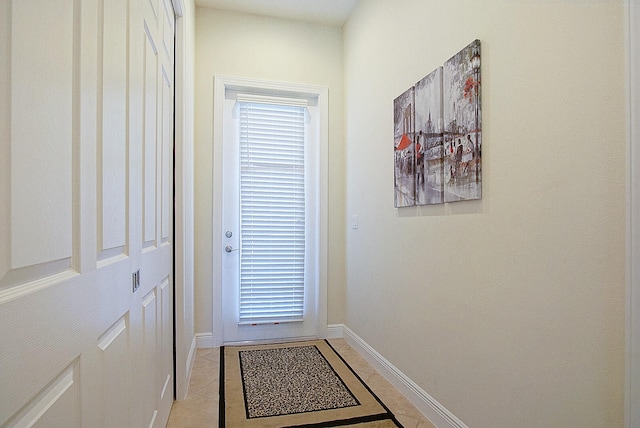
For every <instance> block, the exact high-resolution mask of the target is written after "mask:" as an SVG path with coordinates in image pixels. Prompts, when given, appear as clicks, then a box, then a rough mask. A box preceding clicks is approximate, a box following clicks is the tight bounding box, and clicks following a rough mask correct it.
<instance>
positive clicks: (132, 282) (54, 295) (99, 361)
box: [0, 0, 174, 427]
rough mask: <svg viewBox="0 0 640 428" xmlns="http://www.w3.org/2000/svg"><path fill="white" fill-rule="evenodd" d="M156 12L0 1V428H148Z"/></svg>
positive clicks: (152, 384) (161, 373) (159, 303)
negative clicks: (32, 427) (16, 427)
mask: <svg viewBox="0 0 640 428" xmlns="http://www.w3.org/2000/svg"><path fill="white" fill-rule="evenodd" d="M173 32H174V14H173V8H172V5H171V1H170V0H108V1H107V0H74V1H70V0H49V1H44V2H43V1H39V0H13V1H11V0H6V1H2V2H0V52H1V54H0V94H1V95H0V385H2V387H0V426H2V427H14V426H18V427H31V426H34V427H164V426H165V424H166V421H167V419H168V414H169V410H170V407H171V404H172V402H173V388H174V387H173V349H172V348H173V328H172V324H173V323H172V312H173V300H172V299H173V278H172V268H171V266H172V242H171V240H172V233H171V230H172V190H171V189H172V174H173V172H172V171H173V167H172V162H173V160H172V158H173V155H172V146H173Z"/></svg>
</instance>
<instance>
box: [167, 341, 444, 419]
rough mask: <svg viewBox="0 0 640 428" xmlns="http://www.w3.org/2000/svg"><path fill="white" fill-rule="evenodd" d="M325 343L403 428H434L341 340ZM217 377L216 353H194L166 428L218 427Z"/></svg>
mask: <svg viewBox="0 0 640 428" xmlns="http://www.w3.org/2000/svg"><path fill="white" fill-rule="evenodd" d="M329 342H330V343H331V345H332V346H333V347H334V348H335V349H336V351H338V353H339V354H340V355H342V357H343V358H344V359H345V360H346V361H347V363H349V365H350V366H351V367H352V368H353V369H354V370H355V371H356V373H358V376H360V378H361V379H362V380H363V381H364V382H365V383H366V384H367V385H368V386H369V387H370V388H371V389H372V390H373V392H375V394H376V395H377V396H378V397H379V398H380V399H381V400H382V402H383V403H384V404H385V405H386V406H387V407H388V408H389V409H390V410H391V412H393V414H394V415H396V418H398V420H399V421H400V423H402V425H404V427H405V428H435V426H434V425H433V424H432V423H431V422H429V420H428V419H427V418H426V417H424V416H423V415H422V413H420V412H419V411H418V410H417V409H416V408H415V407H414V406H413V405H412V404H411V402H409V400H408V399H406V398H405V397H404V396H403V395H402V394H401V393H400V392H398V390H397V389H395V388H394V387H393V386H392V385H391V384H390V383H389V382H388V381H387V380H386V379H385V378H384V377H382V375H380V374H379V373H378V372H377V371H376V370H375V369H374V368H373V367H372V366H371V365H370V364H369V363H367V361H366V360H365V359H364V358H363V357H362V356H361V355H360V354H358V352H356V351H355V350H354V349H353V348H351V346H349V344H348V343H347V342H346V341H345V340H344V339H330V340H329ZM219 374H220V349H219V348H210V349H198V350H197V352H196V358H195V361H194V363H193V372H192V374H191V382H190V383H189V394H188V396H187V399H186V400H183V401H176V402H174V403H173V407H172V408H171V415H169V423H168V424H167V428H196V427H216V426H217V425H218V404H219V396H218V393H219V384H218V378H219Z"/></svg>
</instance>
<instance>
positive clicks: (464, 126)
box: [443, 40, 482, 202]
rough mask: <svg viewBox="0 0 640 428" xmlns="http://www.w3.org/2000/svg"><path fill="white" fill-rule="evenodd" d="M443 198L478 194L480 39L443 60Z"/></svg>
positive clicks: (458, 198) (479, 188)
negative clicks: (448, 58) (445, 60)
mask: <svg viewBox="0 0 640 428" xmlns="http://www.w3.org/2000/svg"><path fill="white" fill-rule="evenodd" d="M443 89H444V93H443V94H444V126H445V129H444V148H445V158H444V159H445V162H444V174H445V180H444V182H445V185H444V201H445V202H455V201H463V200H469V199H480V198H481V197H482V162H481V159H482V156H481V153H482V125H481V124H482V111H481V108H480V41H479V40H475V41H473V42H472V43H471V44H469V45H468V46H467V47H466V48H464V49H463V50H461V51H460V52H458V53H457V54H456V55H454V56H453V57H452V58H451V59H450V60H448V61H447V62H445V63H444V69H443Z"/></svg>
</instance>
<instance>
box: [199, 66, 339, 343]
mask: <svg viewBox="0 0 640 428" xmlns="http://www.w3.org/2000/svg"><path fill="white" fill-rule="evenodd" d="M213 86H214V90H213V159H212V164H213V201H214V203H213V218H212V222H213V228H212V230H213V236H212V245H213V248H212V255H213V260H212V261H211V262H212V266H213V284H212V287H213V293H212V294H213V301H212V308H213V317H212V318H213V325H212V329H211V331H212V333H213V346H221V345H222V344H223V343H222V342H223V329H222V324H223V323H222V320H223V318H222V257H223V254H224V253H223V251H222V248H223V246H224V243H223V242H224V241H223V236H222V203H221V202H222V148H223V140H224V139H223V123H224V116H223V113H224V96H225V91H226V90H227V89H233V90H249V89H258V90H261V91H267V92H268V91H274V90H278V91H282V90H285V91H287V92H294V93H305V94H309V95H312V96H317V97H318V110H319V112H320V124H319V125H320V138H319V145H320V147H319V155H320V159H319V177H318V178H319V200H318V207H319V213H318V215H319V222H318V284H317V288H316V296H315V297H316V327H315V332H316V336H317V337H318V338H325V337H326V335H327V249H328V238H327V237H328V217H329V216H328V212H329V211H328V201H329V185H328V184H329V168H328V160H329V149H328V148H329V90H328V88H327V87H323V86H315V85H303V84H296V83H282V82H272V81H266V80H258V79H247V78H238V77H230V76H220V75H216V76H214V84H213Z"/></svg>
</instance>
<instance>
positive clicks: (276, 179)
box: [238, 101, 305, 324]
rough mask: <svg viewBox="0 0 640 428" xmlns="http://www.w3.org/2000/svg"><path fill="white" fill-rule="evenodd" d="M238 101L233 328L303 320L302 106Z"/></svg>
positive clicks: (303, 182)
mask: <svg viewBox="0 0 640 428" xmlns="http://www.w3.org/2000/svg"><path fill="white" fill-rule="evenodd" d="M238 104H239V110H240V241H241V245H240V323H241V324H260V323H276V322H286V321H302V320H303V315H304V278H305V271H304V269H305V170H304V165H305V159H304V154H305V147H304V141H305V128H304V127H305V108H304V107H302V106H296V105H291V103H289V104H286V105H276V104H271V103H265V102H255V101H254V102H242V101H240V102H239V103H238Z"/></svg>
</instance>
